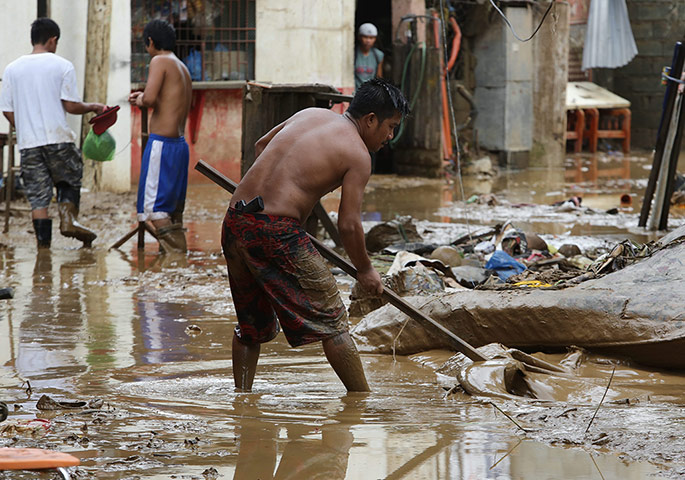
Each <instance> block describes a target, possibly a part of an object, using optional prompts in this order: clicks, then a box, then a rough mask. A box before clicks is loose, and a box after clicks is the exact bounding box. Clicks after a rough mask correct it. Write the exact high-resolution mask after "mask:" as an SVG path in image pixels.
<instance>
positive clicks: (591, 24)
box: [583, 0, 637, 70]
mask: <svg viewBox="0 0 685 480" xmlns="http://www.w3.org/2000/svg"><path fill="white" fill-rule="evenodd" d="M635 55H637V46H636V45H635V39H634V38H633V31H632V30H631V28H630V19H629V18H628V8H627V7H626V2H625V0H592V2H591V3H590V15H589V17H588V22H587V33H586V35H585V48H584V49H583V70H587V69H590V68H618V67H622V66H623V65H625V64H627V63H628V62H630V60H632V59H633V57H634V56H635Z"/></svg>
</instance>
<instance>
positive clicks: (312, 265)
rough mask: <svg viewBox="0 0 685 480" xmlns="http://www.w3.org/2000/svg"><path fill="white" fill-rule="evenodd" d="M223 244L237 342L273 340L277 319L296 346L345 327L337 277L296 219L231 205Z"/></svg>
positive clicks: (252, 342)
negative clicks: (234, 313) (236, 317)
mask: <svg viewBox="0 0 685 480" xmlns="http://www.w3.org/2000/svg"><path fill="white" fill-rule="evenodd" d="M221 245H222V247H223V251H224V257H225V258H226V264H227V266H228V278H229V281H230V284H231V293H232V295H233V303H234V305H235V309H236V313H237V316H238V326H237V327H236V329H235V334H236V337H237V338H238V340H239V341H241V342H242V343H245V344H256V343H264V342H268V341H269V340H272V339H273V338H274V337H275V336H276V335H277V334H278V332H279V325H278V324H279V322H278V321H280V324H281V327H282V328H283V333H284V334H285V337H286V339H287V340H288V343H290V345H292V346H293V347H296V346H299V345H304V344H307V343H312V342H317V341H321V340H325V339H326V338H330V337H333V336H335V335H338V334H340V333H343V332H346V331H347V329H348V325H347V312H346V310H345V306H344V305H343V302H342V299H341V298H340V293H339V292H338V286H337V285H336V283H335V278H333V275H332V274H331V272H330V270H329V269H328V267H327V266H326V263H325V262H324V260H323V258H322V257H321V255H319V253H318V252H317V251H316V249H315V248H314V245H312V243H311V241H310V240H309V237H308V236H307V233H306V232H305V230H304V229H303V228H302V227H301V225H300V224H299V222H298V221H297V220H295V219H294V218H290V217H282V216H276V215H266V214H261V213H254V214H252V213H242V212H239V211H237V210H235V209H233V208H229V209H228V212H226V217H225V218H224V223H223V229H222V235H221ZM277 318H278V321H277Z"/></svg>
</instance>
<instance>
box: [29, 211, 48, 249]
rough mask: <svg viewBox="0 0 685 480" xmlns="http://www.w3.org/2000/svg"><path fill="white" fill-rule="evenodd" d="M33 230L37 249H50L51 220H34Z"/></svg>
mask: <svg viewBox="0 0 685 480" xmlns="http://www.w3.org/2000/svg"><path fill="white" fill-rule="evenodd" d="M33 230H34V231H35V232H36V240H38V248H50V242H51V241H52V220H51V219H49V218H34V219H33Z"/></svg>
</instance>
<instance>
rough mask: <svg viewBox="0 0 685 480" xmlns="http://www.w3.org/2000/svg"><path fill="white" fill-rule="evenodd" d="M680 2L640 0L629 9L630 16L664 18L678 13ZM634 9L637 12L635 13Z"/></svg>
mask: <svg viewBox="0 0 685 480" xmlns="http://www.w3.org/2000/svg"><path fill="white" fill-rule="evenodd" d="M677 4H678V2H677V1H673V0H661V1H652V2H640V3H638V4H637V5H634V6H633V8H632V9H631V10H630V11H629V15H630V18H631V19H633V18H635V19H640V20H642V21H644V20H664V19H666V18H669V17H670V16H671V15H673V14H674V13H676V14H677V10H678V7H677ZM633 11H634V12H635V14H633Z"/></svg>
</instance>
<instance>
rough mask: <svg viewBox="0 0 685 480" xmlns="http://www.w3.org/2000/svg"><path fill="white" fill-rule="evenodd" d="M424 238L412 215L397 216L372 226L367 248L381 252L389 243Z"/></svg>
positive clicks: (419, 240) (418, 240)
mask: <svg viewBox="0 0 685 480" xmlns="http://www.w3.org/2000/svg"><path fill="white" fill-rule="evenodd" d="M422 240H423V239H422V238H421V235H419V233H418V232H417V231H416V225H414V221H413V219H412V218H411V217H409V216H405V217H397V218H395V219H394V220H391V221H389V222H385V223H380V224H378V225H374V226H373V227H371V230H369V232H368V233H367V234H366V249H367V250H368V251H370V252H380V251H381V250H383V249H384V248H386V247H388V246H389V245H394V244H397V243H402V242H404V243H409V242H421V241H422Z"/></svg>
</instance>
